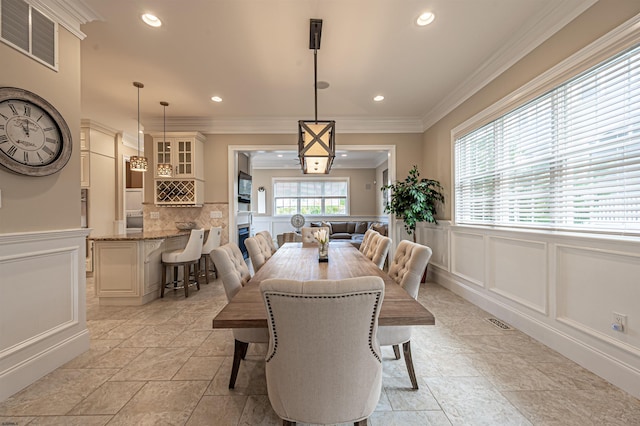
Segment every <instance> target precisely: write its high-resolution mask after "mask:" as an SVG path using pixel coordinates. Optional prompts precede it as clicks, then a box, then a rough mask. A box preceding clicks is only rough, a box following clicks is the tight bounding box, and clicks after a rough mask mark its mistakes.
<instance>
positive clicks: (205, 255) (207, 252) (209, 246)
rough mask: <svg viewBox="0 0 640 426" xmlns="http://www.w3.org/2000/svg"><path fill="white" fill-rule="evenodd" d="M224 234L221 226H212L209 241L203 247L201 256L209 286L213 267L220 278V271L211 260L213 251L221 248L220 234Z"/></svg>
mask: <svg viewBox="0 0 640 426" xmlns="http://www.w3.org/2000/svg"><path fill="white" fill-rule="evenodd" d="M221 233H222V227H220V226H212V227H211V228H210V229H209V236H208V237H207V241H205V242H204V245H203V246H202V254H201V256H200V260H201V261H202V260H204V277H205V279H206V281H207V284H209V271H211V267H212V266H213V273H214V274H216V275H215V276H216V277H217V276H218V271H217V270H216V265H215V264H214V263H213V259H211V251H212V250H213V249H214V248H218V247H220V234H221Z"/></svg>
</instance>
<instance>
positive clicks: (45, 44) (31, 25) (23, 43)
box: [0, 0, 58, 69]
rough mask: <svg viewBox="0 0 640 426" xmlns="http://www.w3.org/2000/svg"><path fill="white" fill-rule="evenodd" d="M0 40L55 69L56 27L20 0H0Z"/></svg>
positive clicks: (52, 22)
mask: <svg viewBox="0 0 640 426" xmlns="http://www.w3.org/2000/svg"><path fill="white" fill-rule="evenodd" d="M0 17H1V19H0V38H1V39H2V41H4V42H5V43H7V44H8V45H10V46H12V47H14V48H16V49H18V50H20V51H22V52H23V53H25V54H26V55H28V56H31V57H32V58H34V59H36V60H38V61H39V62H42V63H44V64H46V65H48V66H49V67H51V68H53V69H57V61H56V57H57V55H56V34H57V31H58V28H57V24H56V23H55V22H54V21H52V20H51V19H49V18H47V17H46V16H45V15H43V14H42V13H40V12H39V11H38V10H36V9H34V8H33V7H31V6H30V5H29V4H28V3H26V2H25V1H24V0H0Z"/></svg>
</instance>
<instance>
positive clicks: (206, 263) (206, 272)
mask: <svg viewBox="0 0 640 426" xmlns="http://www.w3.org/2000/svg"><path fill="white" fill-rule="evenodd" d="M209 259H210V257H209V255H208V254H207V255H205V256H204V279H205V281H206V283H207V284H209Z"/></svg>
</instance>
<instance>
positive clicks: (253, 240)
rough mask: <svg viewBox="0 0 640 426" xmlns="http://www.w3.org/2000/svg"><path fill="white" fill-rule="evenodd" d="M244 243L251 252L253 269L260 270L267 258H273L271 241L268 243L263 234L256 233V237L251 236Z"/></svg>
mask: <svg viewBox="0 0 640 426" xmlns="http://www.w3.org/2000/svg"><path fill="white" fill-rule="evenodd" d="M244 245H245V247H246V248H247V252H248V253H249V259H251V265H253V270H254V271H255V272H258V271H259V270H260V268H262V265H264V264H265V263H266V261H267V260H269V259H271V248H270V247H269V243H267V241H266V239H265V238H264V236H263V235H261V234H256V235H255V236H254V237H249V238H247V239H246V240H244Z"/></svg>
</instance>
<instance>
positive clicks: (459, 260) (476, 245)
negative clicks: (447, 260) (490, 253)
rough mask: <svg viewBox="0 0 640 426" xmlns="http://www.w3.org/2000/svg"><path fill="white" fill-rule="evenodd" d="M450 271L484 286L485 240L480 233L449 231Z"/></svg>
mask: <svg viewBox="0 0 640 426" xmlns="http://www.w3.org/2000/svg"><path fill="white" fill-rule="evenodd" d="M451 272H452V273H453V274H454V275H457V276H458V277H460V278H462V279H465V280H467V281H469V282H471V283H473V284H477V285H479V286H482V287H484V280H485V278H484V277H485V242H484V236H483V235H482V234H476V233H470V232H460V231H451Z"/></svg>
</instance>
